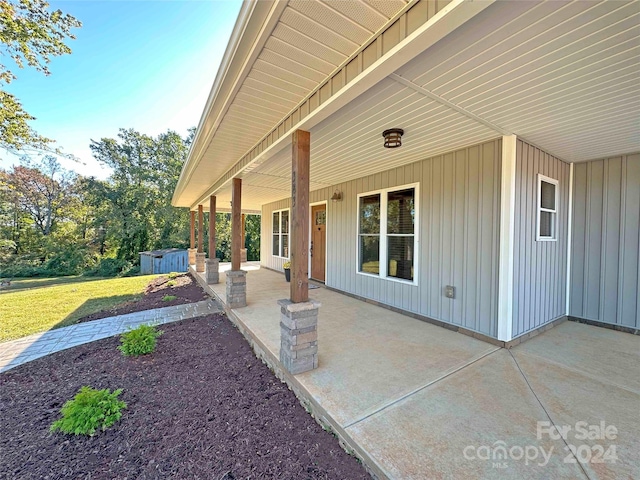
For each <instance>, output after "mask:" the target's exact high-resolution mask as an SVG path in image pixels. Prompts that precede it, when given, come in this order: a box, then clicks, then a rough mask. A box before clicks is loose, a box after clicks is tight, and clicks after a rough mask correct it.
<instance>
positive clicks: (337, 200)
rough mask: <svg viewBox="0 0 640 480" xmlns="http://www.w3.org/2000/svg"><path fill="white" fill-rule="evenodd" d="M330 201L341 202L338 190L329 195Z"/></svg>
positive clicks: (340, 194) (340, 193)
mask: <svg viewBox="0 0 640 480" xmlns="http://www.w3.org/2000/svg"><path fill="white" fill-rule="evenodd" d="M331 201H332V202H341V201H342V192H340V191H338V190H336V191H335V192H333V195H332V196H331Z"/></svg>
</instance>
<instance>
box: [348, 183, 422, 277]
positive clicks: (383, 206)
mask: <svg viewBox="0 0 640 480" xmlns="http://www.w3.org/2000/svg"><path fill="white" fill-rule="evenodd" d="M409 188H413V189H414V191H415V194H414V195H415V197H414V200H415V224H414V227H413V241H414V262H413V263H414V265H413V280H405V279H402V278H394V277H388V276H387V273H388V272H387V246H388V245H387V236H388V235H387V206H388V205H387V204H388V195H387V194H388V193H389V192H397V191H399V190H407V189H409ZM377 194H379V195H380V273H379V274H378V275H374V274H373V273H367V272H361V271H360V198H361V197H367V196H369V195H377ZM356 200H357V201H356V215H357V217H358V219H357V222H356V224H357V225H356V274H357V275H362V276H365V277H371V278H378V279H380V280H384V281H388V282H397V283H401V284H403V285H412V286H416V287H417V286H418V278H420V261H419V258H420V183H419V182H417V183H408V184H406V185H398V186H395V187H389V188H382V189H379V190H371V191H369V192H362V193H359V194H358V195H357V199H356Z"/></svg>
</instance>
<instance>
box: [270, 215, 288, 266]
mask: <svg viewBox="0 0 640 480" xmlns="http://www.w3.org/2000/svg"><path fill="white" fill-rule="evenodd" d="M290 210H291V209H290V208H281V209H280V210H272V211H271V256H272V257H273V258H284V259H286V260H289V258H290V257H283V256H282V255H274V254H273V236H274V235H275V234H276V232H274V231H273V214H274V213H277V214H278V232H277V233H278V237H279V240H280V250H279V252H282V213H281V212H289V232H288V233H285V235H287V236H288V237H289V254H291V211H290Z"/></svg>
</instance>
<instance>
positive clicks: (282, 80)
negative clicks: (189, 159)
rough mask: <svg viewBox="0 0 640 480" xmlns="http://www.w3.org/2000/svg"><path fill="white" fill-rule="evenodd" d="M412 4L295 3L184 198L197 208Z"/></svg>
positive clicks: (395, 0) (391, 0)
mask: <svg viewBox="0 0 640 480" xmlns="http://www.w3.org/2000/svg"><path fill="white" fill-rule="evenodd" d="M407 3H408V0H384V1H375V0H349V1H345V0H316V1H308V0H291V1H289V2H288V4H287V6H286V8H285V9H284V11H283V13H282V15H281V16H280V19H279V21H278V22H277V24H276V26H275V28H274V29H273V31H272V32H271V35H270V37H269V38H268V39H267V41H266V43H265V45H264V47H263V48H262V50H261V52H260V54H259V55H258V58H257V59H256V61H255V63H254V64H253V66H252V68H251V69H250V71H249V73H248V75H247V77H246V78H245V79H244V81H243V82H242V84H241V86H240V88H239V90H238V93H237V94H236V96H235V98H234V100H233V102H232V103H231V105H230V107H229V109H228V110H227V113H226V114H225V116H224V119H223V120H222V121H221V122H220V125H219V126H218V128H217V130H216V132H215V135H214V136H213V138H212V139H211V141H210V143H209V145H208V146H207V148H206V149H205V152H204V154H203V156H202V158H201V159H199V162H198V165H197V166H196V167H195V169H194V170H193V173H192V174H191V178H190V179H189V181H188V185H189V188H188V189H186V190H185V191H183V192H181V194H180V196H179V202H178V204H179V205H181V206H189V205H191V204H192V203H193V202H195V201H196V200H197V199H198V198H199V197H200V196H201V195H202V193H203V192H204V191H205V190H206V189H207V188H208V187H210V186H211V185H212V184H213V182H214V181H215V180H217V179H218V178H219V177H221V176H222V175H223V174H224V173H225V172H226V171H227V170H228V169H229V168H230V167H231V166H232V165H233V164H234V163H235V162H236V161H238V159H239V158H241V157H242V155H244V154H245V153H247V151H249V149H250V148H252V147H253V146H254V145H255V144H256V143H257V142H258V141H259V140H260V139H261V138H262V137H263V136H264V135H265V134H267V133H268V132H269V130H270V129H271V128H273V126H274V125H276V124H277V123H278V122H279V121H280V120H281V119H282V118H283V117H284V116H285V115H286V114H287V113H288V112H289V111H291V110H292V109H293V108H294V107H295V106H296V105H297V104H298V103H299V102H300V101H301V100H303V99H304V97H305V96H306V95H307V94H308V93H309V92H310V91H312V90H313V89H314V88H316V87H317V86H318V85H319V84H320V83H321V82H322V81H323V80H324V79H325V78H326V77H327V76H328V75H329V74H331V73H332V72H333V71H334V70H335V69H336V68H337V67H338V66H339V65H340V64H341V63H343V62H344V61H345V60H346V59H347V58H348V57H349V56H350V55H351V54H353V53H354V52H355V51H356V50H358V48H360V46H361V45H362V44H364V43H365V42H366V41H367V40H368V39H369V38H371V37H372V36H373V35H374V34H375V33H376V31H377V30H379V29H380V28H382V27H383V26H384V25H385V24H386V23H387V22H388V21H389V19H391V18H392V17H393V16H394V15H395V14H396V13H397V12H398V11H400V10H401V9H402V8H404V7H405V5H406V4H407Z"/></svg>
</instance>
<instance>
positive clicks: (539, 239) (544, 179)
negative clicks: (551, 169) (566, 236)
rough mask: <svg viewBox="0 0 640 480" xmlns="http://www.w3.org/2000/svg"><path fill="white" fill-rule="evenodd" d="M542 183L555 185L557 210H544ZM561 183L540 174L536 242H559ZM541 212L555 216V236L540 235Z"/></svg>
mask: <svg viewBox="0 0 640 480" xmlns="http://www.w3.org/2000/svg"><path fill="white" fill-rule="evenodd" d="M542 182H547V183H551V184H553V185H555V187H556V188H555V194H556V198H555V201H554V205H555V207H556V208H555V209H554V210H550V209H548V208H542V205H541V204H542ZM558 185H559V182H558V180H556V179H555V178H550V177H547V176H545V175H542V174H541V173H539V174H538V199H537V202H536V241H537V242H557V241H558V197H559V195H558V191H559V188H558ZM540 212H550V213H552V214H553V215H554V216H553V222H552V229H553V236H551V237H542V236H541V235H540Z"/></svg>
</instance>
